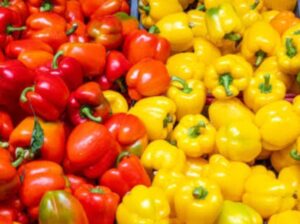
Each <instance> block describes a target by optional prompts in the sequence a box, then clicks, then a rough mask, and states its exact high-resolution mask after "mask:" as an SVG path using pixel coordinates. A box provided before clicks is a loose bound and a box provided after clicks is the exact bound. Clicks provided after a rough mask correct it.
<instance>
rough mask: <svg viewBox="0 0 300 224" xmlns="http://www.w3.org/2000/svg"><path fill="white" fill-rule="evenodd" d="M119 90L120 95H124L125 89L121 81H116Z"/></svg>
mask: <svg viewBox="0 0 300 224" xmlns="http://www.w3.org/2000/svg"><path fill="white" fill-rule="evenodd" d="M115 82H116V83H117V85H118V86H119V88H120V91H121V93H126V87H125V86H124V84H123V82H122V80H121V79H116V81H115Z"/></svg>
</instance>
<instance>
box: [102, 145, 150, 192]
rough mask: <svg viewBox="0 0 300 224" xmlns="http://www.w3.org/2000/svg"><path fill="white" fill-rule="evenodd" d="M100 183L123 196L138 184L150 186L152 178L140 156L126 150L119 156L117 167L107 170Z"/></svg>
mask: <svg viewBox="0 0 300 224" xmlns="http://www.w3.org/2000/svg"><path fill="white" fill-rule="evenodd" d="M100 184H101V185H104V186H106V187H108V188H110V189H111V190H112V191H113V192H116V193H117V194H119V195H120V197H123V196H124V195H125V194H126V193H127V192H129V191H130V190H131V189H132V188H133V187H135V186H136V185H145V186H150V185H151V180H150V177H149V176H148V174H147V172H146V170H145V168H144V167H143V165H142V164H141V162H140V160H139V158H138V157H137V156H135V155H130V153H129V152H126V151H125V152H122V153H121V154H120V155H119V156H118V158H117V168H113V169H110V170H108V171H106V172H105V173H104V174H103V175H102V177H101V179H100Z"/></svg>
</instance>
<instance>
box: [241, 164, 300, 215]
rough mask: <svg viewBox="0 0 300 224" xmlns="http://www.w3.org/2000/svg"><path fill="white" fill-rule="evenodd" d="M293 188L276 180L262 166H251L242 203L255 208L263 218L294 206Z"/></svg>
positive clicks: (271, 172)
mask: <svg viewBox="0 0 300 224" xmlns="http://www.w3.org/2000/svg"><path fill="white" fill-rule="evenodd" d="M293 193H294V192H293V189H292V188H291V187H290V186H288V185H287V184H285V183H284V182H283V181H281V180H278V179H277V178H276V176H275V174H274V173H273V171H270V170H267V169H266V167H264V166H254V167H252V171H251V174H250V176H249V178H248V179H247V181H246V184H245V193H244V195H243V203H244V204H247V205H249V206H250V207H252V208H253V209H255V210H256V211H257V212H258V213H259V214H260V215H261V216H262V217H263V218H269V217H271V216H272V215H274V214H276V213H279V212H282V211H286V210H289V209H292V208H293V207H294V206H295V203H296V201H295V199H294V198H293Z"/></svg>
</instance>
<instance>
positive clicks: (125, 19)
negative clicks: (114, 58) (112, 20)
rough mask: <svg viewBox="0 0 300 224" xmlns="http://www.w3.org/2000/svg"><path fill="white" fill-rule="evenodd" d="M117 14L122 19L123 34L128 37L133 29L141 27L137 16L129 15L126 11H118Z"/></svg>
mask: <svg viewBox="0 0 300 224" xmlns="http://www.w3.org/2000/svg"><path fill="white" fill-rule="evenodd" d="M115 16H116V17H117V18H118V19H119V20H120V21H121V23H122V35H123V37H126V36H127V35H128V34H129V33H131V32H132V31H135V30H138V29H139V21H138V20H137V18H135V17H133V16H130V15H128V14H127V13H125V12H118V13H116V14H115Z"/></svg>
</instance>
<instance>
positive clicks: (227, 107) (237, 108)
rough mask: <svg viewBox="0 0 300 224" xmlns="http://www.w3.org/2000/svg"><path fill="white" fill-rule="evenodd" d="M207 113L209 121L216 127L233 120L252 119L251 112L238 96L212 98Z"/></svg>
mask: <svg viewBox="0 0 300 224" xmlns="http://www.w3.org/2000/svg"><path fill="white" fill-rule="evenodd" d="M220 111H222V113H220ZM208 114H209V120H210V122H211V123H212V125H213V126H214V127H215V128H216V129H219V128H220V127H221V126H225V125H229V124H230V123H231V122H234V121H240V120H241V121H243V120H246V121H254V114H253V112H252V111H251V110H249V108H248V107H246V106H245V105H244V104H243V103H242V102H241V101H240V100H239V99H238V98H231V99H228V100H214V101H213V102H212V104H211V105H210V106H209V108H208Z"/></svg>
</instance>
